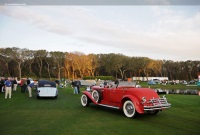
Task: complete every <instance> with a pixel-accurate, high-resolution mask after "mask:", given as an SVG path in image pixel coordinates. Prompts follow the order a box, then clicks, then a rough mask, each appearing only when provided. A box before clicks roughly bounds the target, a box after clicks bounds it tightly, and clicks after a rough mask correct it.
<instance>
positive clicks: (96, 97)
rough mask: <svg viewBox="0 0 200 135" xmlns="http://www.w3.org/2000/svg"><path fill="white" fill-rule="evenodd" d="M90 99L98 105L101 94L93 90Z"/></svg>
mask: <svg viewBox="0 0 200 135" xmlns="http://www.w3.org/2000/svg"><path fill="white" fill-rule="evenodd" d="M92 98H93V99H94V100H95V101H96V102H97V103H98V102H100V101H101V99H102V93H101V91H100V90H93V91H92Z"/></svg>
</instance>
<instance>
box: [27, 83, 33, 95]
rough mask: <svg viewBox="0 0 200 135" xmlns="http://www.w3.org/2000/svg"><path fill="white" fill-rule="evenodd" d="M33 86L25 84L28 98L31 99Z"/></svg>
mask: <svg viewBox="0 0 200 135" xmlns="http://www.w3.org/2000/svg"><path fill="white" fill-rule="evenodd" d="M33 86H34V83H30V84H27V88H28V93H29V97H32V88H33Z"/></svg>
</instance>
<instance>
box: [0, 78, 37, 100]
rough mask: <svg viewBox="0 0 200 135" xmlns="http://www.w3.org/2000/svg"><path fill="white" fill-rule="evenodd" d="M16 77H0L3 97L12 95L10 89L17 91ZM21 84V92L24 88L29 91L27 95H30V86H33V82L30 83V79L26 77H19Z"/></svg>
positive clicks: (0, 88) (0, 89)
mask: <svg viewBox="0 0 200 135" xmlns="http://www.w3.org/2000/svg"><path fill="white" fill-rule="evenodd" d="M17 85H18V82H17V77H15V78H12V77H8V78H4V77H1V79H0V92H1V93H2V92H5V99H7V98H8V97H9V98H11V97H12V91H17ZM19 85H20V86H21V92H22V93H25V91H26V90H28V92H29V97H32V90H31V88H32V87H33V86H34V83H31V82H30V80H29V79H28V78H27V79H21V81H20V84H19Z"/></svg>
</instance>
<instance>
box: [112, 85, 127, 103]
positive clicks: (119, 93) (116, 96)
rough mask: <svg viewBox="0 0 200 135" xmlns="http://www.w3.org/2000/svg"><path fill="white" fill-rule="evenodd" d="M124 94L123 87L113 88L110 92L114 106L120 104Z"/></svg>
mask: <svg viewBox="0 0 200 135" xmlns="http://www.w3.org/2000/svg"><path fill="white" fill-rule="evenodd" d="M123 95H124V90H123V89H122V88H116V89H112V90H111V92H110V102H111V103H112V105H113V106H118V105H119V104H120V102H121V100H122V97H123Z"/></svg>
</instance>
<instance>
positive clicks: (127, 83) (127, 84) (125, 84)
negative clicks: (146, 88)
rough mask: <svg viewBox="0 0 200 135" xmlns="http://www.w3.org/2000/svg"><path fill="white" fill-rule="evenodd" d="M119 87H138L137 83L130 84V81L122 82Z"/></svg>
mask: <svg viewBox="0 0 200 135" xmlns="http://www.w3.org/2000/svg"><path fill="white" fill-rule="evenodd" d="M118 86H132V87H135V86H136V82H130V81H120V82H119V85H118Z"/></svg>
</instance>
